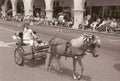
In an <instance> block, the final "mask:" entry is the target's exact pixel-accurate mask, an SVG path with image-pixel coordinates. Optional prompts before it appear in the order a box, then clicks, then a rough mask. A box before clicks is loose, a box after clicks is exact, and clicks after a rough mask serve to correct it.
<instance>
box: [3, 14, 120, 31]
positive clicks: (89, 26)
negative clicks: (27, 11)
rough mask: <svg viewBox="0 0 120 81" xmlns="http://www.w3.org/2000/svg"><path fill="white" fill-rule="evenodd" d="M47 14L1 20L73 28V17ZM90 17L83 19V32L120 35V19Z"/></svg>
mask: <svg viewBox="0 0 120 81" xmlns="http://www.w3.org/2000/svg"><path fill="white" fill-rule="evenodd" d="M45 15H46V14H45V12H43V13H42V14H39V13H36V16H32V15H31V16H29V15H28V16H24V15H22V14H17V15H16V16H15V17H12V16H10V15H7V16H6V17H2V16H1V18H2V19H3V20H9V21H10V20H14V21H17V22H22V21H24V20H26V19H28V20H29V22H30V25H41V24H44V25H52V26H60V25H62V27H67V28H71V27H72V26H73V24H74V19H73V18H72V17H69V18H65V17H66V14H65V13H64V12H61V13H59V14H58V17H57V18H53V19H49V18H47V17H46V16H45ZM92 18H93V17H91V16H90V15H88V16H85V17H84V19H83V23H82V24H80V25H79V29H83V30H91V31H98V32H107V33H120V19H116V18H110V17H107V18H100V17H96V18H94V19H92Z"/></svg>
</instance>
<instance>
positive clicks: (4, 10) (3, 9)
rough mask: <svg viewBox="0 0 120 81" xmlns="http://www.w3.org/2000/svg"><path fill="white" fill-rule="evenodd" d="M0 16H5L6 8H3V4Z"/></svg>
mask: <svg viewBox="0 0 120 81" xmlns="http://www.w3.org/2000/svg"><path fill="white" fill-rule="evenodd" d="M1 8H2V12H1V13H2V17H5V16H6V8H5V6H4V5H3V6H2V7H1Z"/></svg>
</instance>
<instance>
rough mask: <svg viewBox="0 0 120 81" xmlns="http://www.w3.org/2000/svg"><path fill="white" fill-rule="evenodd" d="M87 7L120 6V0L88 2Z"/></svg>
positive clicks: (92, 0)
mask: <svg viewBox="0 0 120 81" xmlns="http://www.w3.org/2000/svg"><path fill="white" fill-rule="evenodd" d="M86 1H87V6H120V0H86Z"/></svg>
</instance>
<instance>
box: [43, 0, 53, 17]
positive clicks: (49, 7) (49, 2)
mask: <svg viewBox="0 0 120 81" xmlns="http://www.w3.org/2000/svg"><path fill="white" fill-rule="evenodd" d="M53 1H54V0H45V5H46V9H45V11H46V17H47V18H48V19H52V17H53Z"/></svg>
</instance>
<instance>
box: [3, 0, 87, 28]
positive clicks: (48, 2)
mask: <svg viewBox="0 0 120 81" xmlns="http://www.w3.org/2000/svg"><path fill="white" fill-rule="evenodd" d="M85 1H86V0H4V1H2V2H3V4H2V6H1V8H2V15H3V16H5V15H6V10H8V8H9V9H10V8H11V10H12V15H13V16H15V15H16V14H17V13H19V12H21V13H24V15H29V16H30V15H34V9H35V8H37V9H40V10H42V11H45V13H46V17H47V18H49V19H52V18H53V17H55V15H56V14H57V13H59V11H62V10H68V11H69V12H70V14H71V16H72V17H73V18H74V26H73V28H74V29H78V26H79V24H81V23H82V21H83V13H84V4H85ZM8 3H9V5H11V7H10V6H9V7H8Z"/></svg>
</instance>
